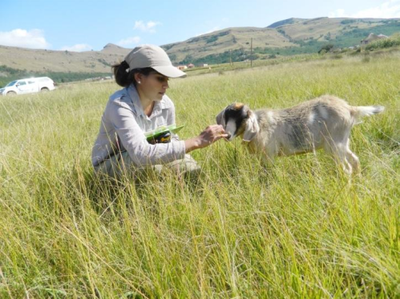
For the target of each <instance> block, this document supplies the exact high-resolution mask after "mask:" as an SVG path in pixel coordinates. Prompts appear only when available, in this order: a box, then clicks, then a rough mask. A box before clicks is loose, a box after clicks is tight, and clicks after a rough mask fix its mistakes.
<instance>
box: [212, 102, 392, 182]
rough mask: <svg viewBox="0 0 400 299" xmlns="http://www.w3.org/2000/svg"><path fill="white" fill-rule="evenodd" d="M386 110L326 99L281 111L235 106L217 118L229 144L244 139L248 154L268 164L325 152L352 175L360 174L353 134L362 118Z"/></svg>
mask: <svg viewBox="0 0 400 299" xmlns="http://www.w3.org/2000/svg"><path fill="white" fill-rule="evenodd" d="M383 110H384V107H383V106H350V105H349V104H348V103H347V102H346V101H344V100H342V99H339V98H337V97H335V96H331V95H324V96H321V97H318V98H316V99H313V100H310V101H306V102H303V103H301V104H299V105H297V106H294V107H291V108H287V109H282V110H271V109H260V110H256V111H252V110H250V108H249V107H248V106H247V105H244V104H242V103H234V104H231V105H229V106H227V107H226V108H225V109H223V110H222V111H221V112H220V113H219V114H218V115H217V123H218V124H220V125H222V126H223V127H224V129H225V131H226V133H227V134H228V138H227V140H228V141H231V140H232V139H233V138H235V137H236V136H242V137H243V141H245V142H246V143H247V144H248V148H249V151H250V152H251V153H256V154H261V155H262V157H263V159H264V160H266V161H269V162H270V161H273V159H274V157H276V156H289V155H294V154H301V153H307V152H315V151H316V150H318V149H321V148H323V149H324V150H325V151H326V152H327V153H329V154H331V155H332V156H333V157H334V159H335V160H336V161H337V162H338V163H339V164H341V165H342V167H343V169H344V171H345V172H346V173H348V174H351V173H352V172H353V171H354V172H358V171H359V168H360V162H359V159H358V157H357V156H356V155H355V154H354V153H353V152H352V151H351V150H350V141H349V137H350V131H351V129H352V127H353V126H354V125H355V124H357V123H359V122H360V118H361V117H363V116H370V115H373V114H377V113H380V112H382V111H383Z"/></svg>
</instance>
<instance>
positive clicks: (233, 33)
mask: <svg viewBox="0 0 400 299" xmlns="http://www.w3.org/2000/svg"><path fill="white" fill-rule="evenodd" d="M396 32H400V19H351V18H327V17H323V18H316V19H299V18H291V19H287V20H282V21H279V22H276V23H273V24H271V25H269V26H268V27H265V28H257V27H239V28H226V29H223V30H219V31H215V32H212V33H208V34H203V35H200V36H196V37H192V38H190V39H188V40H186V41H182V42H176V43H171V44H166V45H163V46H162V47H163V48H164V49H165V50H166V51H167V53H168V54H169V55H170V57H171V60H172V61H173V63H174V64H175V65H180V64H189V63H193V64H195V65H199V64H204V63H207V64H217V63H228V62H236V61H246V60H249V59H252V60H257V59H269V58H274V57H277V56H288V55H298V54H307V53H317V52H318V51H319V50H320V49H321V48H322V47H324V46H326V45H327V44H332V45H333V46H334V47H335V48H343V47H350V46H357V45H359V44H360V41H361V40H362V39H365V38H366V37H367V36H368V35H369V34H370V33H375V34H384V35H388V36H389V35H392V34H393V33H396ZM130 50H131V49H126V48H122V47H119V46H117V45H113V44H107V45H106V46H105V47H104V48H103V49H102V50H101V51H87V52H70V51H50V50H32V49H23V48H15V47H5V46H0V84H2V83H4V82H8V81H10V80H12V79H15V78H16V77H21V76H28V75H29V76H30V75H37V74H40V75H52V76H53V77H55V78H56V81H59V82H62V81H70V80H73V79H74V78H75V79H81V78H82V77H84V78H88V77H90V76H92V77H93V76H99V75H101V74H104V75H109V74H110V73H111V65H113V64H115V63H117V62H119V61H121V60H122V59H123V58H124V57H125V55H126V54H127V53H128V52H129V51H130ZM66 74H68V75H66Z"/></svg>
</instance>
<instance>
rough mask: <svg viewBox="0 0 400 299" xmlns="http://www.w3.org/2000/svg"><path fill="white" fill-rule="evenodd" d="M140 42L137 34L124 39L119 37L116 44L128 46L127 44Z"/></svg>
mask: <svg viewBox="0 0 400 299" xmlns="http://www.w3.org/2000/svg"><path fill="white" fill-rule="evenodd" d="M139 42H140V37H139V36H132V37H128V38H125V39H121V40H120V41H119V42H118V43H117V45H118V46H129V45H137V44H138V43H139Z"/></svg>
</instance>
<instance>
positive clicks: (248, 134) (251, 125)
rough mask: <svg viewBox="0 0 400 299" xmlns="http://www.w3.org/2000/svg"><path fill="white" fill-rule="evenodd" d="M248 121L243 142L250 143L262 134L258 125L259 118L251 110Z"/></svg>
mask: <svg viewBox="0 0 400 299" xmlns="http://www.w3.org/2000/svg"><path fill="white" fill-rule="evenodd" d="M247 113H248V116H249V117H248V119H247V120H246V124H245V126H246V127H245V129H244V133H243V141H245V142H250V141H251V140H252V139H253V138H254V136H255V135H256V134H257V133H258V132H260V126H259V125H258V121H257V117H256V115H255V114H254V112H253V111H251V110H249V111H248V112H247Z"/></svg>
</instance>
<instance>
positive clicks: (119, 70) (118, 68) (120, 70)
mask: <svg viewBox="0 0 400 299" xmlns="http://www.w3.org/2000/svg"><path fill="white" fill-rule="evenodd" d="M112 69H113V72H114V77H115V82H117V84H118V85H119V86H122V87H128V86H129V85H131V84H132V83H133V85H135V87H136V81H135V74H136V73H140V74H143V75H145V76H148V75H149V74H150V72H152V71H154V70H153V69H152V68H151V67H146V68H142V69H133V70H130V71H128V72H127V70H129V64H128V63H127V62H126V61H125V60H124V61H122V62H121V63H120V64H115V65H113V66H112Z"/></svg>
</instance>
